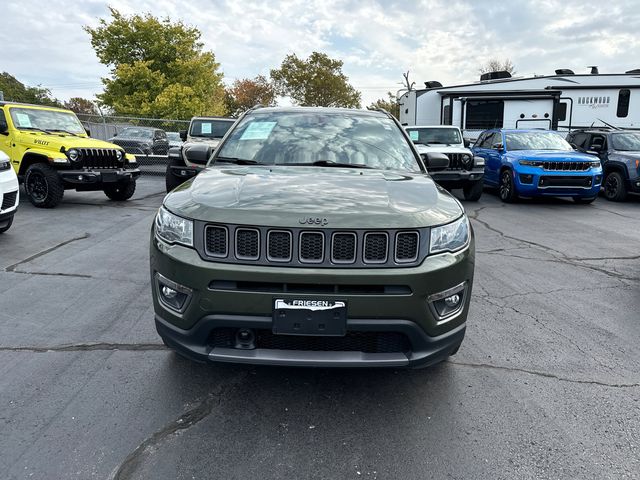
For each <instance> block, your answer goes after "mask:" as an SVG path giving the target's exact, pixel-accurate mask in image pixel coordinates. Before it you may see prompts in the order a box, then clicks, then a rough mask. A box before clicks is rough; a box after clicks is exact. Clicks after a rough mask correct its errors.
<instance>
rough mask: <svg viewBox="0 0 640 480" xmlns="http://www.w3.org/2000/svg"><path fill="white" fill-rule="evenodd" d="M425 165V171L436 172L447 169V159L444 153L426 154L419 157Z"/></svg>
mask: <svg viewBox="0 0 640 480" xmlns="http://www.w3.org/2000/svg"><path fill="white" fill-rule="evenodd" d="M420 156H421V157H422V159H423V160H424V163H425V164H426V165H427V170H429V171H436V170H444V169H445V168H449V157H447V156H446V155H445V154H444V153H436V152H428V153H423V154H422V155H420Z"/></svg>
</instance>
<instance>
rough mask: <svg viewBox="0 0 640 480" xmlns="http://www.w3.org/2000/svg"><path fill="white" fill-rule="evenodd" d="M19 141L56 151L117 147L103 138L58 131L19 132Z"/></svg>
mask: <svg viewBox="0 0 640 480" xmlns="http://www.w3.org/2000/svg"><path fill="white" fill-rule="evenodd" d="M19 141H20V143H22V144H23V145H34V147H35V148H40V149H42V148H46V149H49V150H55V151H57V152H59V151H60V149H61V148H62V147H64V148H65V149H66V150H69V149H70V148H118V146H117V145H114V144H113V143H109V142H105V141H103V140H97V139H95V138H90V137H86V136H74V135H68V134H58V133H53V134H51V135H48V134H46V133H41V132H21V133H20V137H19Z"/></svg>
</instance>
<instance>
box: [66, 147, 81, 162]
mask: <svg viewBox="0 0 640 480" xmlns="http://www.w3.org/2000/svg"><path fill="white" fill-rule="evenodd" d="M67 157H69V160H71V161H72V162H77V161H78V160H79V159H80V151H78V150H76V149H75V148H72V149H70V150H68V151H67Z"/></svg>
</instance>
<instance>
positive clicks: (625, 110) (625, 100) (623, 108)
mask: <svg viewBox="0 0 640 480" xmlns="http://www.w3.org/2000/svg"><path fill="white" fill-rule="evenodd" d="M630 99H631V90H627V89H625V90H620V92H619V93H618V111H617V115H618V117H619V118H624V117H626V116H627V115H629V100H630Z"/></svg>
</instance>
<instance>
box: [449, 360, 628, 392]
mask: <svg viewBox="0 0 640 480" xmlns="http://www.w3.org/2000/svg"><path fill="white" fill-rule="evenodd" d="M448 363H451V364H453V365H459V366H462V367H470V368H479V369H480V368H482V369H490V370H500V371H507V372H518V373H526V374H529V375H535V376H538V377H544V378H552V379H554V380H558V381H561V382H568V383H577V384H581V385H598V386H601V387H609V388H638V387H640V383H609V382H601V381H598V380H581V379H579V378H569V377H563V376H560V375H557V374H555V373H550V372H542V371H539V370H531V369H528V368H519V367H505V366H502V365H492V364H489V363H471V362H458V361H455V360H451V359H449V360H448Z"/></svg>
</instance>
